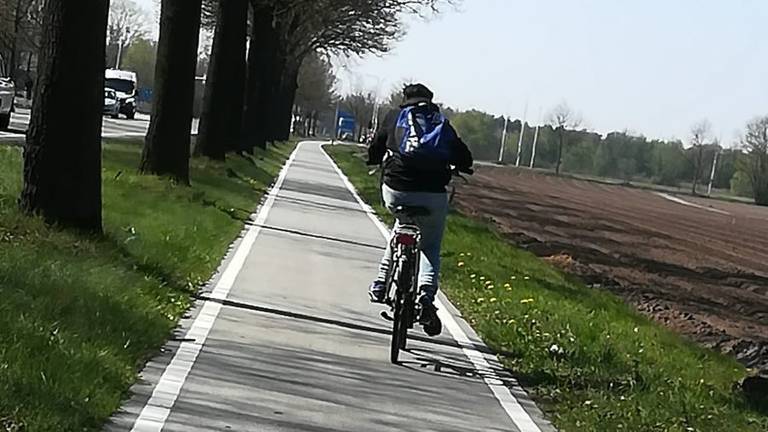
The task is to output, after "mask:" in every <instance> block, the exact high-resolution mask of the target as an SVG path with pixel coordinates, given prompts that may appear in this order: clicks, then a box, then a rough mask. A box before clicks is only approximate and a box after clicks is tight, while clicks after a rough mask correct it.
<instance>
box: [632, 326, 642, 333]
mask: <svg viewBox="0 0 768 432" xmlns="http://www.w3.org/2000/svg"><path fill="white" fill-rule="evenodd" d="M632 331H634V332H635V333H638V332H639V331H640V329H639V328H637V327H635V328H634V329H633V330H632Z"/></svg>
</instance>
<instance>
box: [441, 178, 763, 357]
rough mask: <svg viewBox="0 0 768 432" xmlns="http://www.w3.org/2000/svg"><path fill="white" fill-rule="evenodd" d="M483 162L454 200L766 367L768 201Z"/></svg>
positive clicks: (679, 325)
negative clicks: (684, 193)
mask: <svg viewBox="0 0 768 432" xmlns="http://www.w3.org/2000/svg"><path fill="white" fill-rule="evenodd" d="M680 199H683V200H685V201H687V202H688V203H690V204H694V205H698V206H699V207H692V206H688V205H684V204H681V203H677V202H673V201H670V200H668V199H665V198H664V197H662V196H660V195H658V194H656V193H654V192H651V191H646V190H638V189H631V188H626V187H621V186H611V185H604V184H598V183H592V182H587V181H579V180H572V179H563V178H557V177H553V176H548V175H542V174H536V173H532V172H530V171H527V170H516V169H511V168H492V167H488V168H482V169H481V170H479V172H478V173H477V174H476V175H475V178H474V179H473V180H472V182H471V184H470V185H467V186H463V187H461V188H460V191H459V193H458V194H457V197H456V205H457V206H458V208H459V209H460V210H462V211H463V212H465V213H470V214H474V215H477V216H480V217H485V218H489V219H490V220H492V221H493V222H495V223H496V224H497V226H498V227H499V229H500V230H501V232H502V233H504V234H506V235H507V236H508V237H509V238H510V239H511V240H512V241H513V242H515V243H516V244H518V245H519V246H522V247H524V248H526V249H529V250H530V251H532V252H533V253H535V254H537V255H539V256H542V257H545V259H547V260H548V261H550V262H552V263H553V264H555V265H557V266H558V267H560V268H562V269H563V270H565V271H567V272H569V273H572V274H576V275H578V276H580V277H582V278H583V279H584V280H585V282H586V283H587V284H589V285H591V286H593V287H601V288H606V289H609V290H611V291H613V292H615V293H617V294H618V295H620V296H622V297H623V298H624V299H626V301H628V302H629V303H631V304H633V305H635V306H636V307H637V309H638V310H639V311H641V312H642V313H644V314H646V315H648V316H651V317H653V318H654V319H656V320H657V321H659V322H662V323H664V324H665V325H667V326H668V327H670V328H672V329H675V330H677V331H679V332H680V333H682V334H684V335H687V336H689V337H691V338H693V339H694V340H696V341H699V342H700V343H702V344H703V345H705V346H708V347H712V348H715V349H719V350H721V351H723V352H725V353H730V354H732V355H734V356H735V357H736V358H737V359H738V360H739V361H741V362H742V363H744V364H745V365H747V366H748V367H753V368H757V369H764V370H767V369H768V208H760V207H756V206H750V205H746V204H737V203H728V202H716V201H710V200H706V199H698V198H690V197H680Z"/></svg>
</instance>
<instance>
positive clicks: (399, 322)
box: [389, 295, 408, 364]
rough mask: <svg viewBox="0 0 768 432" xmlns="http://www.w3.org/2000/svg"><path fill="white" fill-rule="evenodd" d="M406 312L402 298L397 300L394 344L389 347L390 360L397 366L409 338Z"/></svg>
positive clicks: (393, 331)
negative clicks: (401, 351)
mask: <svg viewBox="0 0 768 432" xmlns="http://www.w3.org/2000/svg"><path fill="white" fill-rule="evenodd" d="M405 315H407V313H405V311H404V310H403V302H402V300H401V299H400V296H399V295H398V296H397V299H395V316H394V320H393V321H392V343H391V345H390V347H389V360H390V361H391V362H392V363H393V364H397V363H398V361H399V357H400V350H401V349H403V348H404V347H405V339H406V338H407V337H408V333H407V332H408V326H407V324H406V323H405Z"/></svg>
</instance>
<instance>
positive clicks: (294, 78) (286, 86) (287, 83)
mask: <svg viewBox="0 0 768 432" xmlns="http://www.w3.org/2000/svg"><path fill="white" fill-rule="evenodd" d="M300 67H301V63H300V62H299V61H293V60H289V61H288V62H287V63H286V67H285V74H284V75H283V79H282V81H281V84H280V90H279V91H280V93H279V99H278V104H277V109H278V111H277V116H278V117H277V121H276V124H277V125H278V129H277V133H276V134H275V140H276V141H288V139H289V138H290V137H291V126H292V122H293V103H294V101H295V100H296V91H297V90H298V88H299V83H298V80H299V69H300Z"/></svg>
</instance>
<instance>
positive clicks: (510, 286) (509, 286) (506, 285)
mask: <svg viewBox="0 0 768 432" xmlns="http://www.w3.org/2000/svg"><path fill="white" fill-rule="evenodd" d="M504 288H507V289H509V288H512V285H510V284H504Z"/></svg>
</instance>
